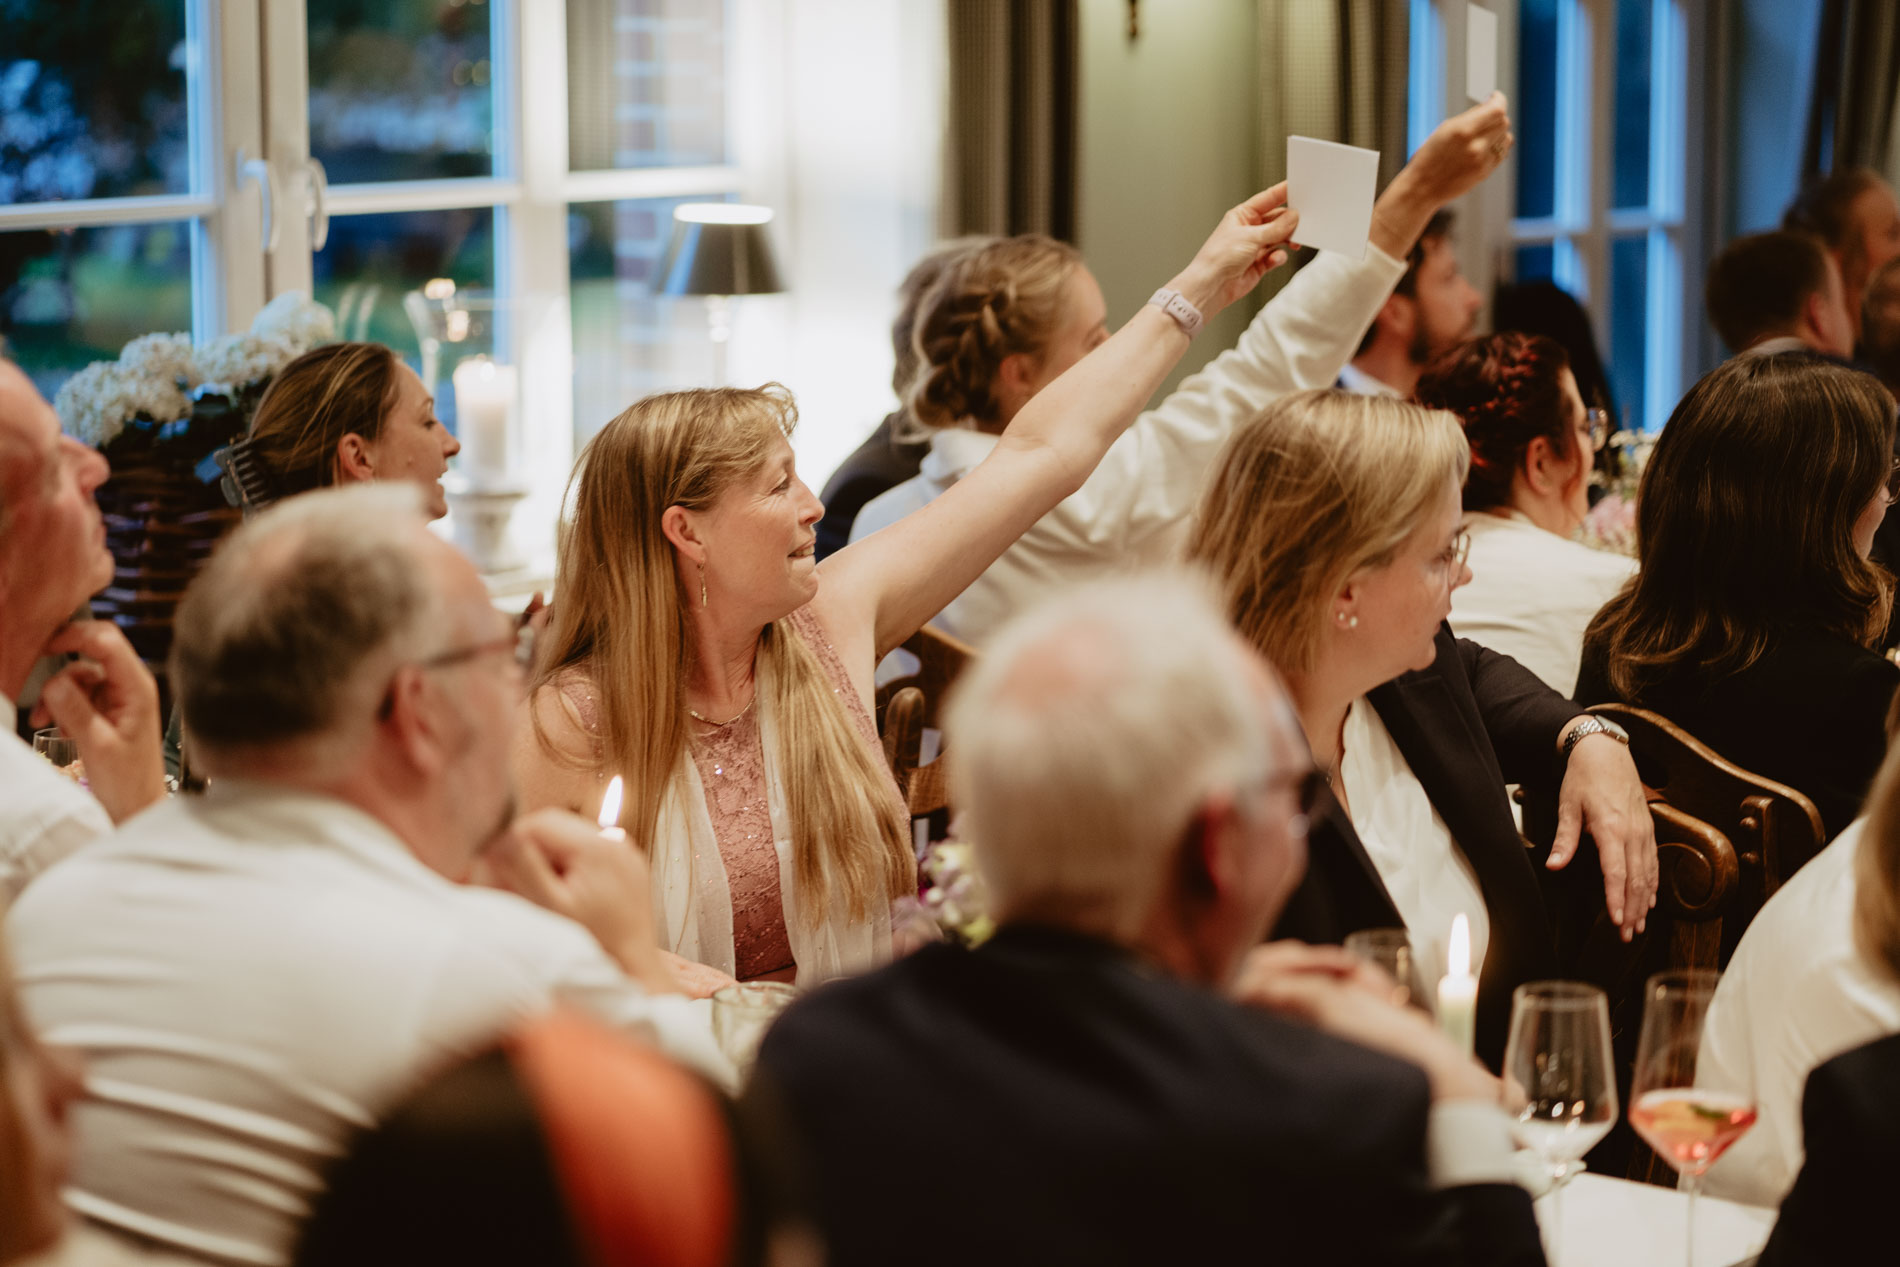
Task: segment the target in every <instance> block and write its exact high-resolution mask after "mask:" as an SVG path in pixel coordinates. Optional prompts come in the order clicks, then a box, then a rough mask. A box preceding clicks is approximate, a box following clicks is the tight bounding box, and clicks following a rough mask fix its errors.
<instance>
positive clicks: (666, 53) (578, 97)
mask: <svg viewBox="0 0 1900 1267" xmlns="http://www.w3.org/2000/svg"><path fill="white" fill-rule="evenodd" d="M726 5H727V0H567V84H568V87H567V93H568V100H567V117H568V157H569V163H570V166H571V167H572V168H573V169H574V170H575V171H598V170H601V169H605V168H621V167H697V166H702V165H711V164H719V163H724V162H725V161H726V26H727V15H726Z"/></svg>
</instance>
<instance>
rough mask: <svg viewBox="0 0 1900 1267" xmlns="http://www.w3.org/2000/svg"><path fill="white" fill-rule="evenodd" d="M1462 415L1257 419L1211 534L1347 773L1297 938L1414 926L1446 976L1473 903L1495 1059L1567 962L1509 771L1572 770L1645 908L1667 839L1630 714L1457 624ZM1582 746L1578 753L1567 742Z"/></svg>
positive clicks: (1233, 583) (1532, 775)
mask: <svg viewBox="0 0 1900 1267" xmlns="http://www.w3.org/2000/svg"><path fill="white" fill-rule="evenodd" d="M1469 461H1470V450H1469V448H1468V446H1467V445H1466V443H1465V438H1464V433H1463V432H1462V430H1461V429H1460V427H1459V424H1458V420H1457V418H1455V417H1454V416H1453V415H1451V414H1449V413H1445V412H1442V411H1436V410H1427V409H1423V408H1420V407H1419V406H1417V405H1411V404H1406V403H1404V402H1401V401H1398V400H1394V399H1387V398H1381V397H1371V396H1357V395H1350V394H1347V393H1344V392H1336V391H1321V392H1304V393H1301V394H1299V395H1295V396H1289V397H1287V398H1286V399H1284V400H1282V401H1280V402H1278V403H1277V404H1275V405H1273V406H1272V407H1270V408H1268V409H1267V410H1266V411H1265V412H1264V413H1262V414H1260V415H1259V416H1258V417H1257V418H1255V419H1254V420H1253V421H1252V422H1250V423H1249V424H1247V425H1246V426H1244V427H1243V428H1241V430H1240V431H1239V432H1237V433H1236V434H1235V436H1234V438H1233V440H1232V442H1231V443H1230V444H1229V445H1228V448H1227V451H1226V453H1225V454H1224V455H1223V456H1222V458H1221V461H1220V463H1219V465H1218V466H1217V467H1216V469H1215V472H1214V475H1213V478H1212V480H1211V482H1210V484H1209V486H1208V490H1207V493H1206V496H1205V499H1204V500H1203V502H1202V504H1201V511H1200V517H1199V520H1198V522H1197V523H1196V525H1195V529H1194V533H1193V535H1192V537H1191V539H1190V541H1189V546H1188V556H1189V558H1190V559H1193V560H1195V561H1198V562H1199V563H1201V564H1203V565H1205V566H1206V567H1208V568H1209V569H1211V570H1212V572H1213V573H1214V575H1215V577H1216V579H1217V581H1218V583H1219V585H1220V587H1221V590H1222V593H1223V595H1224V597H1225V601H1226V603H1227V608H1228V613H1229V615H1230V616H1231V618H1232V619H1233V621H1234V623H1235V625H1236V627H1237V628H1238V629H1239V631H1240V633H1241V634H1242V635H1243V636H1244V637H1245V638H1247V640H1248V641H1250V642H1251V643H1252V644H1253V645H1254V646H1255V647H1256V648H1258V649H1259V651H1260V653H1261V654H1262V655H1263V656H1265V658H1266V659H1267V660H1268V661H1269V662H1270V663H1272V664H1273V666H1274V667H1275V668H1276V669H1278V670H1279V672H1280V674H1281V676H1282V677H1283V678H1284V679H1285V682H1286V685H1287V690H1288V693H1289V694H1290V695H1291V696H1292V698H1293V701H1294V706H1295V709H1296V711H1297V712H1298V714H1299V720H1300V724H1301V726H1302V728H1303V729H1304V731H1305V734H1306V739H1307V742H1308V744H1309V745H1310V746H1311V748H1312V753H1313V759H1314V761H1315V762H1316V763H1317V764H1318V766H1319V768H1320V770H1321V772H1322V773H1323V774H1324V775H1325V776H1326V780H1327V783H1328V785H1329V787H1330V788H1331V792H1332V795H1331V797H1330V798H1328V800H1327V802H1326V803H1325V808H1324V810H1323V811H1322V814H1321V816H1320V818H1319V820H1318V821H1317V822H1316V823H1315V824H1314V827H1313V834H1312V837H1311V841H1310V854H1311V860H1310V864H1309V869H1308V872H1307V877H1306V879H1305V881H1304V882H1303V883H1302V885H1301V887H1300V889H1299V891H1298V892H1297V893H1296V894H1295V895H1294V898H1293V900H1292V902H1291V903H1289V905H1288V907H1287V911H1286V913H1285V915H1283V916H1282V918H1281V921H1280V924H1279V926H1278V928H1277V929H1276V931H1275V936H1277V937H1299V938H1302V939H1304V940H1307V941H1321V942H1337V941H1340V940H1342V939H1343V938H1344V937H1345V936H1346V935H1347V934H1349V933H1352V932H1355V931H1358V930H1360V929H1367V928H1380V927H1392V926H1397V925H1403V926H1404V927H1405V928H1407V929H1408V930H1409V931H1410V933H1411V938H1412V944H1413V948H1414V951H1415V952H1416V954H1417V957H1418V961H1419V963H1420V970H1421V973H1422V975H1423V979H1424V980H1427V981H1435V980H1437V979H1438V976H1439V975H1440V974H1442V973H1443V972H1444V971H1445V970H1446V964H1447V958H1448V941H1449V938H1450V931H1451V928H1452V924H1453V921H1454V919H1455V917H1457V916H1458V915H1461V914H1462V915H1464V916H1466V918H1467V920H1468V921H1469V926H1470V948H1471V967H1472V970H1473V971H1474V972H1475V973H1476V974H1477V975H1478V978H1479V992H1478V1017H1477V1047H1478V1054H1479V1055H1480V1056H1481V1057H1482V1058H1484V1059H1485V1060H1486V1061H1487V1063H1489V1064H1491V1065H1492V1066H1493V1067H1495V1066H1496V1065H1497V1063H1498V1060H1499V1058H1500V1056H1501V1053H1502V1050H1503V1044H1504V1036H1505V1028H1506V1024H1507V1022H1508V1020H1509V1016H1510V999H1511V991H1512V990H1513V989H1514V988H1516V987H1517V986H1518V985H1519V984H1521V983H1523V982H1524V981H1527V980H1531V979H1533V978H1536V977H1540V976H1547V975H1550V972H1551V970H1552V968H1553V967H1554V964H1553V961H1552V953H1553V952H1552V946H1551V931H1550V927H1549V924H1548V921H1547V920H1546V918H1545V915H1544V910H1543V904H1542V900H1541V897H1540V894H1539V890H1538V884H1537V877H1536V874H1535V872H1534V871H1533V869H1532V867H1531V864H1530V861H1529V858H1528V857H1527V855H1526V852H1525V850H1524V847H1523V844H1522V842H1521V841H1520V839H1519V837H1518V834H1517V830H1516V827H1515V825H1514V823H1513V822H1512V818H1511V811H1510V806H1509V804H1508V802H1507V801H1506V799H1505V792H1504V788H1505V784H1506V783H1507V782H1513V783H1527V784H1531V785H1533V786H1540V787H1548V786H1549V785H1551V784H1552V783H1555V782H1556V781H1557V780H1558V779H1559V778H1560V777H1561V779H1562V788H1561V797H1562V805H1563V810H1562V813H1563V826H1562V827H1561V828H1560V830H1559V835H1558V839H1557V842H1556V844H1555V846H1554V848H1553V850H1552V857H1551V865H1552V866H1558V867H1560V866H1563V865H1565V864H1566V863H1568V862H1569V860H1570V858H1571V856H1572V855H1573V854H1574V852H1575V850H1576V847H1577V839H1578V826H1579V824H1580V823H1581V824H1584V825H1587V826H1588V827H1589V829H1590V831H1591V832H1592V834H1593V835H1594V836H1595V837H1596V840H1597V844H1598V848H1599V852H1600V853H1601V855H1602V860H1603V864H1604V883H1605V894H1606V902H1607V905H1608V907H1609V911H1610V914H1611V917H1612V918H1613V919H1615V920H1616V922H1617V923H1619V924H1621V925H1622V926H1623V927H1624V928H1625V930H1638V929H1640V928H1641V927H1642V926H1643V924H1644V922H1645V918H1646V916H1647V913H1648V910H1649V908H1650V906H1651V905H1652V903H1653V901H1654V896H1655V881H1656V867H1655V843H1654V839H1653V836H1652V834H1651V832H1650V828H1649V815H1648V812H1647V809H1646V808H1645V806H1644V804H1643V799H1642V788H1641V785H1640V783H1639V782H1638V781H1637V778H1636V771H1635V766H1634V765H1633V764H1632V763H1631V761H1630V759H1629V755H1628V753H1627V751H1626V750H1625V748H1624V747H1623V745H1622V744H1620V743H1617V742H1615V741H1614V737H1613V736H1607V735H1606V736H1604V737H1601V738H1591V736H1592V735H1598V734H1601V733H1602V732H1600V731H1598V730H1597V729H1596V723H1595V722H1594V721H1593V720H1590V719H1586V718H1584V717H1580V716H1578V714H1577V709H1576V707H1575V705H1573V704H1571V703H1570V702H1569V701H1568V700H1565V699H1564V698H1563V697H1562V696H1560V695H1558V694H1557V693H1556V692H1555V691H1553V690H1551V689H1550V688H1549V687H1547V686H1545V685H1544V684H1543V683H1542V682H1541V681H1539V680H1538V679H1537V678H1536V677H1535V676H1534V675H1532V674H1531V673H1530V672H1529V671H1528V670H1526V669H1524V668H1522V667H1521V666H1519V665H1518V664H1517V663H1516V662H1515V661H1513V660H1510V659H1509V658H1507V657H1505V656H1501V655H1498V654H1496V653H1494V652H1491V651H1488V650H1486V649H1485V648H1483V647H1480V646H1478V645H1476V644H1475V643H1471V642H1465V641H1462V640H1459V639H1456V638H1454V637H1453V636H1452V634H1451V631H1450V629H1449V628H1448V627H1447V626H1446V624H1445V619H1446V616H1447V615H1448V614H1449V613H1450V611H1451V594H1452V591H1453V590H1455V589H1456V588H1457V587H1458V586H1460V585H1462V584H1464V583H1465V582H1466V581H1468V580H1469V579H1470V576H1471V574H1470V570H1469V569H1468V568H1466V566H1465V552H1466V550H1467V548H1468V543H1469V540H1470V538H1469V536H1468V535H1467V534H1466V532H1465V530H1464V528H1463V526H1462V510H1461V501H1460V489H1461V488H1462V486H1463V484H1464V479H1465V473H1466V467H1467V465H1468V463H1469ZM1566 758H1568V764H1567V766H1566V765H1565V764H1564V761H1565V759H1566Z"/></svg>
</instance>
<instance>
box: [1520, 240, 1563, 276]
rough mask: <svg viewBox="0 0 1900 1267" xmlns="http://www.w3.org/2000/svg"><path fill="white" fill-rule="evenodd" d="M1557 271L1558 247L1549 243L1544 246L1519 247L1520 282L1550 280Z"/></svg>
mask: <svg viewBox="0 0 1900 1267" xmlns="http://www.w3.org/2000/svg"><path fill="white" fill-rule="evenodd" d="M1556 273H1557V248H1556V247H1554V246H1551V245H1550V244H1549V243H1546V244H1544V245H1543V246H1520V247H1518V248H1517V276H1516V278H1515V280H1517V281H1520V282H1543V281H1549V280H1550V279H1551V278H1552V277H1554V276H1556Z"/></svg>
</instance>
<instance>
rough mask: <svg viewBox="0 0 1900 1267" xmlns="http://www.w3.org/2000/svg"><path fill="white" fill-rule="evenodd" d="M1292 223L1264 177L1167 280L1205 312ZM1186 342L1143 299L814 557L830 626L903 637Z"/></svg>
mask: <svg viewBox="0 0 1900 1267" xmlns="http://www.w3.org/2000/svg"><path fill="white" fill-rule="evenodd" d="M1297 224H1298V216H1296V215H1295V214H1294V213H1293V212H1292V211H1290V210H1289V209H1287V207H1286V186H1285V185H1275V186H1274V187H1273V188H1272V189H1269V190H1266V191H1265V192H1263V193H1260V194H1256V195H1255V196H1254V197H1252V198H1250V199H1248V200H1247V201H1246V202H1244V203H1242V204H1241V205H1240V206H1238V207H1235V208H1234V209H1233V210H1231V211H1229V212H1228V213H1227V214H1226V215H1225V216H1223V217H1222V218H1221V222H1220V225H1219V227H1218V228H1216V229H1215V230H1214V233H1213V235H1212V236H1211V237H1209V238H1208V240H1207V242H1206V243H1205V244H1204V245H1203V246H1202V247H1201V249H1200V251H1199V252H1198V253H1196V255H1195V256H1194V259H1193V261H1192V262H1191V263H1189V264H1188V266H1187V267H1186V268H1185V269H1183V270H1182V271H1181V272H1180V273H1179V274H1177V275H1176V277H1175V278H1174V280H1173V281H1171V282H1169V283H1168V285H1169V286H1170V287H1171V288H1172V289H1174V290H1177V291H1179V292H1180V293H1181V294H1182V295H1183V296H1185V297H1186V298H1187V300H1188V302H1190V303H1192V304H1193V305H1194V306H1195V307H1197V308H1198V309H1200V311H1201V313H1202V314H1203V315H1204V316H1208V317H1211V316H1213V315H1214V314H1215V313H1217V312H1219V311H1220V310H1221V309H1223V308H1225V307H1226V306H1227V305H1228V304H1230V303H1232V302H1233V301H1234V300H1236V299H1238V298H1240V297H1241V296H1242V295H1244V294H1246V293H1247V292H1248V291H1250V290H1252V289H1253V287H1254V286H1255V285H1257V284H1258V283H1259V281H1260V279H1261V278H1262V277H1264V276H1265V275H1266V273H1267V271H1268V270H1269V269H1271V268H1273V267H1275V266H1276V265H1278V264H1280V263H1282V262H1284V261H1285V259H1286V254H1285V252H1284V251H1282V250H1279V249H1278V248H1280V247H1281V246H1283V245H1285V244H1286V243H1287V242H1288V241H1289V240H1290V239H1291V238H1292V236H1293V231H1294V229H1295V228H1296V227H1297ZM1187 346H1188V336H1187V334H1186V333H1184V332H1183V330H1182V328H1181V326H1180V325H1179V323H1177V322H1176V321H1175V319H1174V318H1173V317H1171V316H1168V315H1167V314H1166V313H1163V312H1162V311H1161V310H1160V309H1158V308H1155V307H1151V306H1144V307H1143V308H1142V309H1141V311H1140V312H1138V313H1136V314H1135V315H1134V317H1133V318H1131V319H1130V320H1129V321H1128V323H1127V324H1126V325H1124V326H1123V327H1122V328H1121V329H1120V330H1119V331H1117V332H1116V333H1115V334H1114V336H1113V337H1111V338H1110V339H1109V340H1108V341H1107V342H1106V343H1104V344H1102V345H1101V346H1100V347H1098V348H1096V349H1095V351H1093V352H1091V353H1089V354H1088V355H1087V356H1086V357H1084V358H1083V359H1082V360H1081V361H1079V362H1077V363H1076V364H1075V365H1074V366H1072V367H1071V368H1070V369H1069V370H1068V371H1067V372H1065V373H1064V374H1063V375H1062V376H1061V377H1060V378H1058V379H1056V381H1055V382H1053V383H1051V384H1050V385H1049V386H1048V387H1046V388H1044V389H1043V390H1042V391H1041V392H1038V393H1037V394H1036V396H1035V397H1034V398H1033V399H1031V400H1030V401H1029V403H1028V404H1026V405H1024V406H1023V408H1022V409H1021V410H1020V411H1019V412H1018V413H1017V414H1016V416H1015V418H1013V419H1012V420H1011V421H1010V424H1009V427H1008V428H1007V429H1006V430H1005V431H1004V432H1003V435H1002V439H1001V440H1000V441H999V442H998V444H997V446H996V448H995V450H994V451H993V452H992V453H991V454H990V456H989V457H988V458H986V459H985V460H984V461H983V463H982V464H981V465H979V466H978V467H977V468H976V469H975V470H974V471H972V472H971V473H970V474H969V475H968V476H966V477H965V478H963V479H962V480H959V481H958V482H957V483H956V485H955V486H954V487H952V488H950V489H949V490H948V491H946V492H945V493H944V494H943V496H941V497H939V498H937V499H936V500H935V501H933V502H931V503H930V504H929V505H928V506H926V507H924V508H923V509H922V510H919V511H917V512H916V513H915V514H912V515H909V516H907V517H905V518H904V519H902V520H900V521H898V522H897V523H895V524H892V525H891V526H890V527H889V528H886V529H884V530H883V531H882V532H877V533H873V534H872V535H871V536H869V537H866V538H865V539H864V540H862V541H859V542H856V543H854V544H852V545H850V546H848V547H846V548H845V549H844V550H841V551H839V552H838V553H837V554H835V555H833V556H832V557H831V558H830V559H827V560H826V561H825V563H824V564H823V565H822V567H821V569H820V571H821V574H822V575H823V577H824V591H823V592H822V598H821V601H823V603H824V605H825V607H826V609H827V612H828V615H829V623H831V624H832V627H833V628H834V629H837V628H861V627H864V626H865V625H867V624H868V625H869V626H871V627H872V628H874V629H875V641H876V645H877V650H878V653H879V654H880V655H881V654H882V653H883V652H884V651H885V650H888V649H889V648H890V647H893V646H895V645H897V644H898V643H899V642H901V641H903V640H904V639H905V638H907V637H909V636H910V635H911V634H912V633H913V632H915V631H916V630H917V628H918V627H919V626H921V625H922V624H923V623H924V622H925V621H926V620H929V619H930V618H931V617H932V616H933V615H935V614H936V613H937V612H938V611H939V610H941V609H942V608H943V607H944V605H945V604H947V603H948V602H949V601H950V600H951V599H953V598H955V597H956V596H957V595H958V594H960V593H962V592H963V590H964V589H965V588H966V587H968V585H969V584H970V582H972V581H974V580H975V579H976V578H977V577H978V576H980V575H982V573H983V570H984V569H985V568H987V567H989V565H990V564H991V563H993V562H995V561H996V559H997V557H998V556H999V555H1001V554H1002V553H1003V551H1004V550H1006V549H1008V548H1009V546H1010V544H1011V543H1012V542H1014V541H1015V540H1016V539H1017V538H1018V537H1020V536H1021V535H1022V534H1023V533H1024V532H1025V531H1027V530H1028V528H1029V527H1030V525H1032V524H1034V523H1035V522H1036V521H1037V520H1038V519H1040V518H1042V516H1043V515H1045V514H1047V513H1048V512H1049V511H1050V510H1051V509H1052V508H1053V507H1054V506H1055V505H1056V504H1057V503H1058V502H1060V501H1061V500H1062V499H1063V498H1064V497H1067V496H1068V495H1069V494H1070V493H1073V492H1074V491H1075V490H1076V489H1078V488H1080V487H1081V486H1082V483H1083V481H1084V480H1086V479H1087V478H1088V476H1089V472H1090V471H1092V470H1094V469H1095V465H1096V463H1098V462H1100V461H1101V459H1102V455H1103V454H1104V453H1106V452H1107V451H1108V447H1109V445H1111V444H1113V443H1114V441H1115V439H1116V437H1117V436H1119V435H1121V433H1122V432H1123V431H1125V430H1126V429H1127V428H1128V425H1129V424H1130V423H1131V422H1133V421H1134V420H1135V417H1136V415H1137V414H1139V413H1140V411H1141V408H1142V406H1143V405H1145V404H1146V403H1147V401H1148V398H1149V396H1151V395H1153V393H1154V390H1155V388H1157V387H1159V386H1160V385H1161V380H1162V379H1164V378H1166V377H1167V375H1168V372H1169V371H1170V370H1172V369H1173V368H1174V365H1175V363H1176V362H1177V361H1179V360H1180V359H1181V356H1182V354H1183V353H1184V352H1186V351H1187Z"/></svg>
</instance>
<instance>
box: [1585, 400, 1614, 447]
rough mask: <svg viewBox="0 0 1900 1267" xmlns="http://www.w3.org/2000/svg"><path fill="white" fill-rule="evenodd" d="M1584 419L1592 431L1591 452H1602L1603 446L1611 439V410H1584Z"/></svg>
mask: <svg viewBox="0 0 1900 1267" xmlns="http://www.w3.org/2000/svg"><path fill="white" fill-rule="evenodd" d="M1583 421H1584V425H1585V426H1586V427H1588V428H1589V431H1590V452H1592V453H1601V452H1602V451H1603V446H1604V445H1606V444H1608V443H1609V441H1610V411H1609V410H1607V409H1586V410H1584V411H1583Z"/></svg>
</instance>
